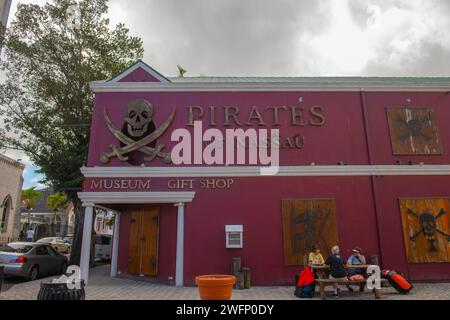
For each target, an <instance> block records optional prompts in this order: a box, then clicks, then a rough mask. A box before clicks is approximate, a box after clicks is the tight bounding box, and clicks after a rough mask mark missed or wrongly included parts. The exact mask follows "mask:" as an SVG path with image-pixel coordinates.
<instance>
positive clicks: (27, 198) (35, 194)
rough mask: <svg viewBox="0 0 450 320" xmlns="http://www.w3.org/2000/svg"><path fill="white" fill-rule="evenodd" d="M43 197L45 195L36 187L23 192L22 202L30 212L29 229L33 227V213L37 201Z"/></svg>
mask: <svg viewBox="0 0 450 320" xmlns="http://www.w3.org/2000/svg"><path fill="white" fill-rule="evenodd" d="M43 196H44V194H43V193H42V192H40V191H37V190H36V188H34V187H33V188H29V189H26V190H23V191H22V195H21V197H20V202H21V203H22V204H23V206H24V207H25V208H27V210H28V227H30V225H31V211H32V210H33V208H34V207H35V206H36V201H37V200H39V199H42V197H43Z"/></svg>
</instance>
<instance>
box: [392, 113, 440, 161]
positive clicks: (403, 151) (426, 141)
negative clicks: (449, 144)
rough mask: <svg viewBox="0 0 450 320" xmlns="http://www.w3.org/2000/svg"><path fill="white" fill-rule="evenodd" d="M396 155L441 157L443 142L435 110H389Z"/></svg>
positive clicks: (393, 149)
mask: <svg viewBox="0 0 450 320" xmlns="http://www.w3.org/2000/svg"><path fill="white" fill-rule="evenodd" d="M387 117H388V121H389V130H390V135H391V143H392V151H393V154H394V155H439V154H441V153H442V146H441V140H440V137H439V130H438V126H437V122H436V112H435V110H434V109H433V108H388V109H387Z"/></svg>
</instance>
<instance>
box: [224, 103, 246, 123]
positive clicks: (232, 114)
mask: <svg viewBox="0 0 450 320" xmlns="http://www.w3.org/2000/svg"><path fill="white" fill-rule="evenodd" d="M239 113H240V110H239V108H236V107H225V122H224V126H231V121H230V119H233V121H234V122H235V124H236V125H238V126H242V123H241V122H240V121H239V119H238V117H237V116H238V115H239Z"/></svg>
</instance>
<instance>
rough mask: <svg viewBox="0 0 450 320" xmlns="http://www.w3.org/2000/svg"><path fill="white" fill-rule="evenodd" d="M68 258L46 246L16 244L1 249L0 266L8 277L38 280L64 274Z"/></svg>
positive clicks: (24, 243)
mask: <svg viewBox="0 0 450 320" xmlns="http://www.w3.org/2000/svg"><path fill="white" fill-rule="evenodd" d="M67 264H68V260H67V257H66V256H64V255H62V254H60V253H59V252H57V251H56V250H55V249H53V248H52V247H50V246H49V245H46V244H40V243H30V242H15V243H10V244H8V245H5V246H1V247H0V266H3V267H4V274H5V275H6V276H15V277H21V278H26V279H28V280H36V279H38V278H40V277H43V276H51V275H59V274H64V273H65V272H66V269H67Z"/></svg>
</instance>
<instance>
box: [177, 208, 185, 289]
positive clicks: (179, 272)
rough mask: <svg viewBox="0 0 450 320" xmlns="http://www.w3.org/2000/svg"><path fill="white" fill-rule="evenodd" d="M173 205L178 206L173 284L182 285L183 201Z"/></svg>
mask: <svg viewBox="0 0 450 320" xmlns="http://www.w3.org/2000/svg"><path fill="white" fill-rule="evenodd" d="M175 207H177V208H178V217H177V261H176V272H175V285H176V286H177V287H182V286H183V284H184V281H183V272H184V203H177V204H176V205H175Z"/></svg>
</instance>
